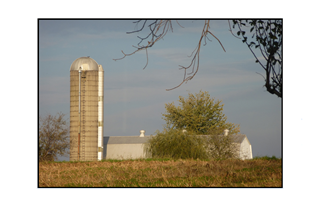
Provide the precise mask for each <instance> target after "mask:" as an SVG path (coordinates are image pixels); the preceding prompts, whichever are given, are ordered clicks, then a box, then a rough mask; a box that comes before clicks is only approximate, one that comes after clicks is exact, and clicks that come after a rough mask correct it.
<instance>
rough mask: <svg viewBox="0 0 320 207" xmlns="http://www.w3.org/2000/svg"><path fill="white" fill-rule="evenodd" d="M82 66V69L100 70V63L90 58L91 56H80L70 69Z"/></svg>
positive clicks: (77, 68)
mask: <svg viewBox="0 0 320 207" xmlns="http://www.w3.org/2000/svg"><path fill="white" fill-rule="evenodd" d="M81 66H82V70H97V71H99V65H98V63H97V62H96V61H95V60H94V59H92V58H90V57H80V58H78V59H76V60H75V61H73V63H72V64H71V67H70V71H72V70H79V68H80V67H81Z"/></svg>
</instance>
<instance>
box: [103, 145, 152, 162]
mask: <svg viewBox="0 0 320 207" xmlns="http://www.w3.org/2000/svg"><path fill="white" fill-rule="evenodd" d="M104 147H105V148H106V157H105V159H140V158H146V155H145V153H144V149H143V148H144V144H108V145H105V146H104ZM104 156H105V155H104Z"/></svg>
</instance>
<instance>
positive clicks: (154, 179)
mask: <svg viewBox="0 0 320 207" xmlns="http://www.w3.org/2000/svg"><path fill="white" fill-rule="evenodd" d="M39 187H282V166H281V160H279V159H278V160H263V159H255V160H245V161H242V160H221V161H217V160H215V161H214V160H211V161H202V160H175V161H174V160H167V161H157V160H151V161H150V160H129V161H118V162H115V161H103V162H61V163H59V162H40V163H39Z"/></svg>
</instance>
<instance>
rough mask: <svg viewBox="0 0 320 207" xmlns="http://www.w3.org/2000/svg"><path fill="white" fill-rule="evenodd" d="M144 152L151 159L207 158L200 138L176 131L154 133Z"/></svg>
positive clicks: (166, 130) (165, 130) (168, 130)
mask: <svg viewBox="0 0 320 207" xmlns="http://www.w3.org/2000/svg"><path fill="white" fill-rule="evenodd" d="M146 151H147V154H148V155H150V156H151V157H152V158H173V159H189V158H193V159H197V158H199V159H205V158H207V153H206V149H205V145H204V140H203V139H202V138H200V137H197V136H195V135H193V134H190V133H183V132H182V131H181V130H177V129H164V131H163V132H160V131H156V134H155V135H154V136H152V137H151V139H149V140H148V142H147V144H146Z"/></svg>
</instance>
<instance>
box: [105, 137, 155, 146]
mask: <svg viewBox="0 0 320 207" xmlns="http://www.w3.org/2000/svg"><path fill="white" fill-rule="evenodd" d="M148 139H150V136H144V137H139V136H106V137H103V144H104V145H105V144H143V143H146V142H147V141H148Z"/></svg>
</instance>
